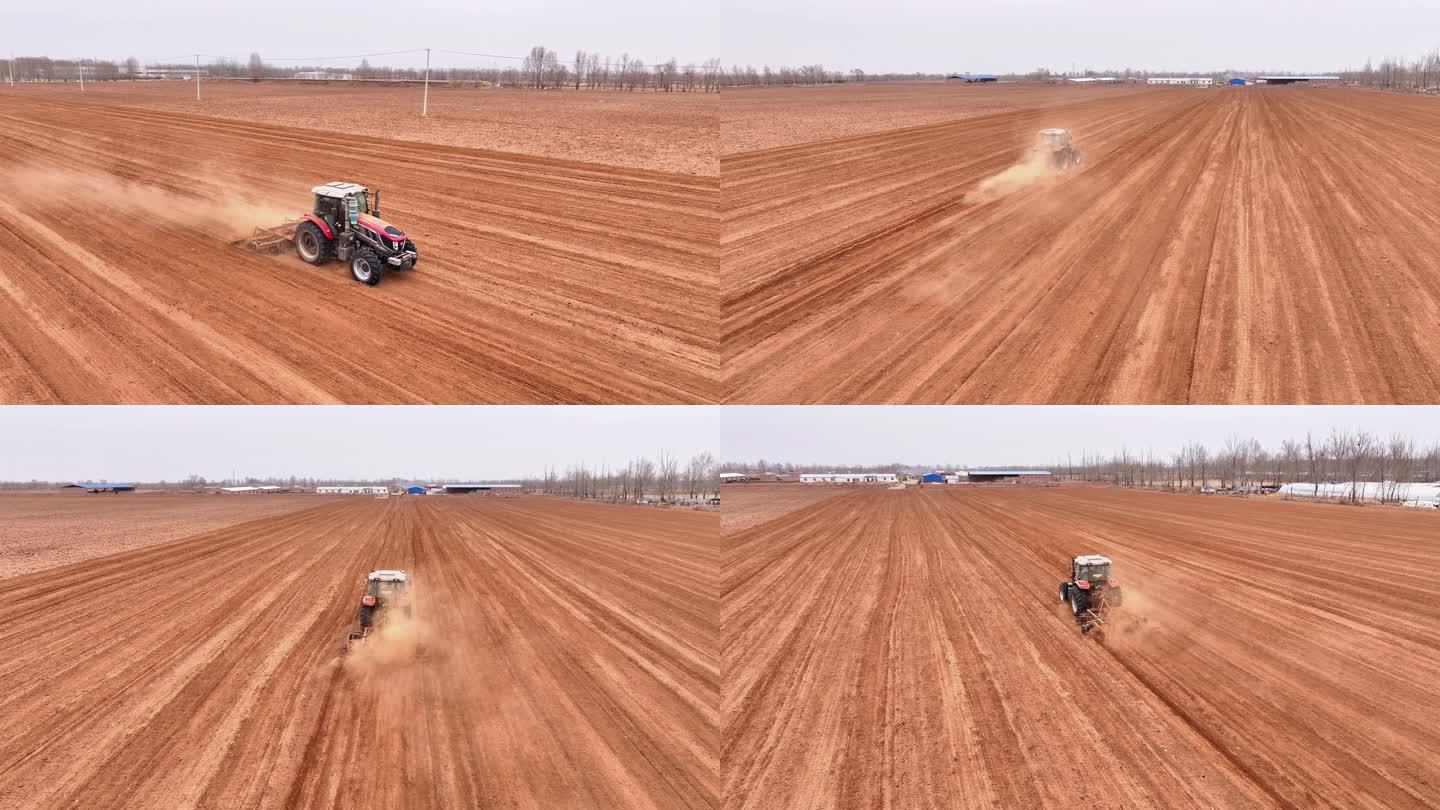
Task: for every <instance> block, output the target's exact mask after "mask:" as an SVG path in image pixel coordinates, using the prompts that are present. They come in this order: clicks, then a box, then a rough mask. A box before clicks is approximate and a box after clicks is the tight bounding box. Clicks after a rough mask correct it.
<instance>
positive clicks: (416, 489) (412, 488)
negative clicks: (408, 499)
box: [405, 486, 425, 495]
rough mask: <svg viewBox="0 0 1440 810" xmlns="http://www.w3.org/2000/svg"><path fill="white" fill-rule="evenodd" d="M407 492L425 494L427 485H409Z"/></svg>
mask: <svg viewBox="0 0 1440 810" xmlns="http://www.w3.org/2000/svg"><path fill="white" fill-rule="evenodd" d="M405 494H406V495H424V494H425V487H421V486H408V487H406V488H405Z"/></svg>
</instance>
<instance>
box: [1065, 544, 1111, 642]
mask: <svg viewBox="0 0 1440 810" xmlns="http://www.w3.org/2000/svg"><path fill="white" fill-rule="evenodd" d="M1060 602H1061V603H1062V604H1066V603H1068V604H1069V605H1070V612H1071V613H1072V614H1074V616H1075V621H1076V623H1078V624H1079V625H1080V632H1081V633H1087V634H1088V633H1092V632H1093V633H1095V635H1096V637H1097V638H1104V635H1105V623H1106V622H1107V621H1108V620H1109V617H1110V609H1111V608H1114V607H1120V605H1121V604H1122V603H1123V602H1124V592H1123V591H1121V590H1120V583H1119V582H1117V581H1116V580H1114V579H1112V578H1111V577H1110V558H1109V557H1102V556H1100V555H1099V554H1085V555H1081V556H1079V557H1075V558H1072V559H1071V560H1070V576H1069V577H1067V578H1066V579H1065V581H1064V582H1061V583H1060Z"/></svg>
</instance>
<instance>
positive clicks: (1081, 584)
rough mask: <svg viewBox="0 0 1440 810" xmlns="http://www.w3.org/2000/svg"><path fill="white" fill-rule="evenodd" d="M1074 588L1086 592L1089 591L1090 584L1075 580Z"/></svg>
mask: <svg viewBox="0 0 1440 810" xmlns="http://www.w3.org/2000/svg"><path fill="white" fill-rule="evenodd" d="M1075 587H1077V588H1079V589H1080V590H1082V591H1088V590H1090V583H1089V581H1087V580H1083V579H1077V580H1075Z"/></svg>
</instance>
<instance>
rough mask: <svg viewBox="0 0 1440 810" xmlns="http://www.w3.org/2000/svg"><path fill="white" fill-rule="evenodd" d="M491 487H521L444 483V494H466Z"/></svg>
mask: <svg viewBox="0 0 1440 810" xmlns="http://www.w3.org/2000/svg"><path fill="white" fill-rule="evenodd" d="M492 489H507V490H508V489H521V485H520V484H445V485H444V490H445V494H446V495H467V494H470V493H472V492H488V491H490V490H492Z"/></svg>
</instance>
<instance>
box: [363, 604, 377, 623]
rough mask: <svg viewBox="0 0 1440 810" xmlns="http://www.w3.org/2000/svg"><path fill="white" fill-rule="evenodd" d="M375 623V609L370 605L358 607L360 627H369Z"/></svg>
mask: <svg viewBox="0 0 1440 810" xmlns="http://www.w3.org/2000/svg"><path fill="white" fill-rule="evenodd" d="M374 623H375V608H374V607H372V606H370V605H361V606H360V626H361V627H369V626H370V625H372V624H374Z"/></svg>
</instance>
